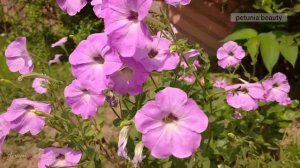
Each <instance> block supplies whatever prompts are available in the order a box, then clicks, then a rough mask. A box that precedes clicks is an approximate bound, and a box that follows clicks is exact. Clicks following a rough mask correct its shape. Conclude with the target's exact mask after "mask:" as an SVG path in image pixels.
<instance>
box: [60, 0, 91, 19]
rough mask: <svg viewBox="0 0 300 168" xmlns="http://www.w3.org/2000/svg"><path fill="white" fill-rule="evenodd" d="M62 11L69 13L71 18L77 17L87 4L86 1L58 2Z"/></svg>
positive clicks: (61, 0)
mask: <svg viewBox="0 0 300 168" xmlns="http://www.w3.org/2000/svg"><path fill="white" fill-rule="evenodd" d="M57 4H58V6H59V7H60V9H61V10H63V11H65V12H67V13H68V14H69V15H70V16H74V15H76V13H78V12H80V10H81V9H82V8H83V7H84V6H85V5H86V4H87V1H86V0H57Z"/></svg>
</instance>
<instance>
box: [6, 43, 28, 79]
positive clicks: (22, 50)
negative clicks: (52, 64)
mask: <svg viewBox="0 0 300 168" xmlns="http://www.w3.org/2000/svg"><path fill="white" fill-rule="evenodd" d="M5 57H6V64H7V65H8V68H9V70H10V71H11V72H19V73H21V74H29V73H31V72H32V70H33V63H32V60H31V57H30V55H29V53H28V51H27V48H26V37H19V38H17V39H16V40H15V41H13V42H12V43H10V44H9V45H8V47H7V48H6V50H5Z"/></svg>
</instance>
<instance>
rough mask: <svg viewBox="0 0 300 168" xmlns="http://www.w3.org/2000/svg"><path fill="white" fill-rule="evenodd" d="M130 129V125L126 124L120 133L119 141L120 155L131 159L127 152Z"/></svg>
mask: <svg viewBox="0 0 300 168" xmlns="http://www.w3.org/2000/svg"><path fill="white" fill-rule="evenodd" d="M129 131H130V126H124V127H123V128H122V129H121V131H120V134H119V141H118V156H120V157H123V158H124V159H130V158H129V157H128V154H127V149H126V145H127V141H128V135H129Z"/></svg>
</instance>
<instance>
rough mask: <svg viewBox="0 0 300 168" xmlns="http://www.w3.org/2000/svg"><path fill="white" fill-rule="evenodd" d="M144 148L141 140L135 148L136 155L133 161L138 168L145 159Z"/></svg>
mask: <svg viewBox="0 0 300 168" xmlns="http://www.w3.org/2000/svg"><path fill="white" fill-rule="evenodd" d="M143 149H144V144H143V143H142V142H139V143H138V144H137V145H136V146H135V149H134V157H133V159H132V163H133V165H134V167H135V168H136V167H137V166H138V164H140V163H142V161H143V159H144V158H145V156H144V155H143Z"/></svg>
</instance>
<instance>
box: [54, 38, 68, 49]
mask: <svg viewBox="0 0 300 168" xmlns="http://www.w3.org/2000/svg"><path fill="white" fill-rule="evenodd" d="M67 41H68V37H63V38H61V39H59V40H58V41H57V42H55V43H53V44H51V47H52V48H54V47H58V46H60V47H62V46H63V45H64V44H65V43H66V42H67Z"/></svg>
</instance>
